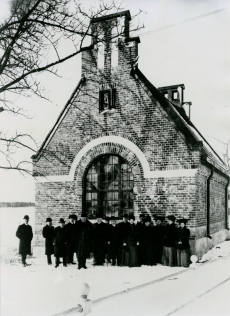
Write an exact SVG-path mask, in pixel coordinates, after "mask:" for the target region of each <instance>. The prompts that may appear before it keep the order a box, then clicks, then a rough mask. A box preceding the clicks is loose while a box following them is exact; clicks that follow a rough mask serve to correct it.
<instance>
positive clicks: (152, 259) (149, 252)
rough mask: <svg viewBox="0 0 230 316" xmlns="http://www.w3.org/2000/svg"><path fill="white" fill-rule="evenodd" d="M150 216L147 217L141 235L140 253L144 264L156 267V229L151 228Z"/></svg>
mask: <svg viewBox="0 0 230 316" xmlns="http://www.w3.org/2000/svg"><path fill="white" fill-rule="evenodd" d="M150 222H151V218H150V216H148V215H147V216H146V217H145V225H144V227H143V229H142V234H141V235H140V253H141V256H142V264H143V265H147V266H155V265H156V255H155V244H156V239H155V227H153V226H150Z"/></svg>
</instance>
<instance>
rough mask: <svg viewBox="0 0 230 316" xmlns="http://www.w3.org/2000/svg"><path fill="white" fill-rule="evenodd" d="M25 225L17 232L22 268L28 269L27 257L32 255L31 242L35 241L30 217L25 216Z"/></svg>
mask: <svg viewBox="0 0 230 316" xmlns="http://www.w3.org/2000/svg"><path fill="white" fill-rule="evenodd" d="M23 219H24V224H22V225H19V226H18V229H17V231H16V236H17V237H18V238H19V240H20V242H19V254H20V255H21V256H22V266H23V267H26V266H28V264H27V263H26V256H27V255H31V241H32V239H33V231H32V227H31V226H30V225H29V224H28V223H29V216H28V215H25V216H24V218H23Z"/></svg>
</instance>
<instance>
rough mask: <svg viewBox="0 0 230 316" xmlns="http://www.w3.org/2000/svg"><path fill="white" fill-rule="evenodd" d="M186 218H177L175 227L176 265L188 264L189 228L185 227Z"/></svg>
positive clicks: (183, 265)
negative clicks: (176, 227)
mask: <svg viewBox="0 0 230 316" xmlns="http://www.w3.org/2000/svg"><path fill="white" fill-rule="evenodd" d="M187 221H188V220H187V219H185V218H181V219H178V223H179V228H178V229H177V246H176V248H177V265H178V266H179V267H184V268H188V267H189V265H190V256H191V253H190V244H189V237H190V230H189V229H188V228H187V227H186V224H187Z"/></svg>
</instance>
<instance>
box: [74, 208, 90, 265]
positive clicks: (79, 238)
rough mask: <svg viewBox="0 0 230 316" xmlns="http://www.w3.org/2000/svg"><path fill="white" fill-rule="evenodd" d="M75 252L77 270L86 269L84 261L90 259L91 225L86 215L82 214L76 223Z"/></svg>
mask: <svg viewBox="0 0 230 316" xmlns="http://www.w3.org/2000/svg"><path fill="white" fill-rule="evenodd" d="M76 225H77V229H76V251H77V260H78V269H79V270H80V269H81V268H83V269H87V267H86V259H87V258H89V257H90V251H91V249H92V224H91V223H90V221H88V220H87V214H86V213H85V212H82V214H81V219H80V220H79V221H77V224H76Z"/></svg>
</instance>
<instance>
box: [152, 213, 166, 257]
mask: <svg viewBox="0 0 230 316" xmlns="http://www.w3.org/2000/svg"><path fill="white" fill-rule="evenodd" d="M164 220H165V218H164V217H163V216H157V217H156V226H154V227H153V228H154V233H155V237H156V244H155V251H156V262H157V263H161V258H162V250H163V237H164V228H165V226H163V225H162V223H163V221H164Z"/></svg>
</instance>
